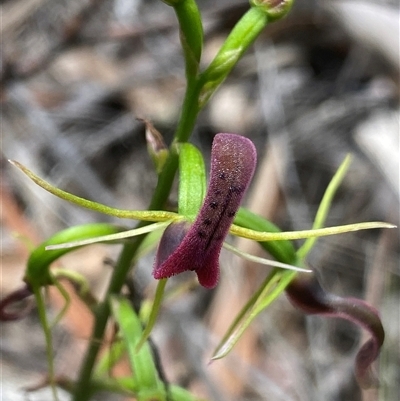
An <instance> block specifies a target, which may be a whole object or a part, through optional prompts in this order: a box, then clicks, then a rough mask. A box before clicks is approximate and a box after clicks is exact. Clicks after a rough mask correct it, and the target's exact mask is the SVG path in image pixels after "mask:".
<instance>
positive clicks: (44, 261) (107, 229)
mask: <svg viewBox="0 0 400 401" xmlns="http://www.w3.org/2000/svg"><path fill="white" fill-rule="evenodd" d="M123 230H124V228H123V227H120V226H116V225H113V224H107V223H94V224H84V225H80V226H75V227H69V228H67V229H65V230H62V231H59V232H58V233H56V234H54V235H53V236H52V237H50V238H49V239H48V240H47V241H44V242H42V243H41V244H40V245H39V246H38V247H37V248H36V249H35V250H34V251H33V252H32V253H31V254H30V256H29V259H28V263H27V268H26V271H25V277H24V281H25V282H26V283H27V284H29V285H32V286H37V287H41V286H45V285H51V284H53V280H54V279H53V277H52V276H51V274H50V270H49V266H50V264H51V263H53V262H54V261H55V260H57V259H58V258H60V257H61V256H63V255H65V254H66V253H68V252H71V251H73V250H75V249H77V248H79V247H80V246H76V247H74V248H68V249H57V250H51V251H46V247H47V246H49V245H56V244H62V243H65V242H70V241H73V240H84V239H87V238H92V237H97V236H99V235H109V234H115V233H118V232H121V231H123Z"/></svg>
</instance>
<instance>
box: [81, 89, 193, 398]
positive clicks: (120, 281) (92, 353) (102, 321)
mask: <svg viewBox="0 0 400 401" xmlns="http://www.w3.org/2000/svg"><path fill="white" fill-rule="evenodd" d="M194 92H195V90H194V88H193V87H192V86H190V87H188V89H187V91H186V96H185V100H184V105H183V109H182V115H181V119H180V123H179V125H178V128H177V132H176V134H175V139H174V142H173V144H172V145H171V149H170V150H171V151H170V153H169V156H168V159H167V161H166V162H165V166H164V168H163V170H162V172H161V173H160V176H159V179H158V183H157V186H156V188H155V190H154V193H153V197H152V200H151V202H150V206H149V210H158V209H161V208H162V207H163V206H164V204H165V202H166V200H167V198H168V196H169V193H170V190H171V187H172V183H173V180H174V177H175V173H176V171H177V168H178V161H179V159H178V153H177V151H176V147H175V146H174V143H175V142H178V141H179V142H183V141H185V140H187V139H188V138H189V137H190V133H191V132H192V129H193V126H194V124H195V121H196V117H197V114H198V108H197V107H196V108H193V109H191V108H190V105H193V103H194V102H195V99H196V97H195V96H193V93H194ZM147 224H149V222H145V221H143V222H140V223H139V224H138V226H137V227H138V228H139V227H144V226H145V225H147ZM143 239H144V236H140V237H137V238H136V239H135V240H134V241H133V242H131V243H129V244H126V245H125V246H124V248H123V250H122V253H121V255H120V257H119V260H118V261H117V264H116V267H115V269H114V272H113V275H112V277H111V281H110V284H109V287H108V290H107V294H106V296H105V298H104V300H103V302H102V303H100V304H99V306H98V307H97V309H96V310H95V316H94V317H95V324H94V327H93V332H92V336H91V343H90V346H89V349H88V351H87V353H86V356H85V359H84V361H83V364H82V368H81V372H80V375H79V379H78V382H77V385H76V390H75V393H74V396H73V401H88V400H89V399H90V397H91V395H92V391H93V390H92V387H91V385H90V381H91V377H92V372H93V368H94V365H95V363H96V359H97V355H98V353H99V350H100V345H101V343H102V340H103V337H104V332H105V328H106V325H107V321H108V318H109V315H110V305H109V297H110V295H115V294H119V292H120V291H121V288H122V286H123V285H124V282H125V279H126V276H127V274H128V272H129V269H130V267H131V261H132V259H133V257H134V256H135V254H136V251H137V250H138V248H139V246H140V244H141V243H142V241H143Z"/></svg>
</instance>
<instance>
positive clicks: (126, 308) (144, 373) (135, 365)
mask: <svg viewBox="0 0 400 401" xmlns="http://www.w3.org/2000/svg"><path fill="white" fill-rule="evenodd" d="M110 304H111V310H112V313H113V316H114V318H115V320H116V322H117V323H118V325H119V328H120V332H121V336H122V339H123V341H124V343H125V346H126V349H127V352H128V357H129V362H130V365H131V369H132V373H133V375H134V377H135V381H136V383H137V386H138V394H137V399H138V401H150V400H151V401H166V390H165V384H164V383H163V382H162V380H161V379H160V377H159V375H158V371H157V367H156V364H155V362H154V359H153V353H152V350H151V348H150V345H149V344H148V343H145V344H144V345H143V346H142V347H141V349H140V351H137V349H136V348H137V345H138V342H139V341H140V338H141V337H142V325H141V322H140V320H139V317H138V316H137V314H136V313H135V311H134V310H133V309H132V307H131V305H130V304H129V302H128V301H127V300H126V299H124V298H120V297H116V296H114V297H112V298H111V299H110Z"/></svg>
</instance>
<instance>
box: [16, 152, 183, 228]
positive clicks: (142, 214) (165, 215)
mask: <svg viewBox="0 0 400 401" xmlns="http://www.w3.org/2000/svg"><path fill="white" fill-rule="evenodd" d="M9 162H10V163H11V164H13V165H14V166H16V167H18V168H19V169H20V170H21V171H22V172H23V173H24V174H26V175H27V176H28V177H29V178H30V179H31V180H32V181H33V182H34V183H35V184H37V185H39V186H40V187H42V188H43V189H44V190H46V191H47V192H50V193H51V194H53V195H55V196H57V197H58V198H61V199H64V200H66V201H68V202H71V203H74V204H75V205H78V206H81V207H84V208H86V209H90V210H93V211H95V212H99V213H103V214H107V215H109V216H114V217H119V218H121V219H133V220H142V221H167V220H173V219H174V218H176V216H177V215H176V213H172V212H165V211H163V210H160V211H158V210H122V209H116V208H113V207H110V206H107V205H103V204H101V203H98V202H94V201H90V200H88V199H85V198H81V197H79V196H76V195H73V194H70V193H69V192H66V191H63V190H62V189H59V188H57V187H55V186H53V185H51V184H50V183H48V182H47V181H45V180H43V179H42V178H40V177H39V176H37V175H36V174H34V173H33V172H32V171H31V170H29V169H28V168H27V167H25V166H24V165H22V164H21V163H19V162H17V161H14V160H9Z"/></svg>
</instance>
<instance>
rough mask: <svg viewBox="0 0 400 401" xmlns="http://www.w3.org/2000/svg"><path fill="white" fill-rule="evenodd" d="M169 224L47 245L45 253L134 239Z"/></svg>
mask: <svg viewBox="0 0 400 401" xmlns="http://www.w3.org/2000/svg"><path fill="white" fill-rule="evenodd" d="M170 223H171V222H170V221H168V222H159V223H154V224H150V225H148V226H145V227H140V228H134V229H132V230H127V231H123V232H119V233H115V234H110V235H103V236H99V237H93V238H88V239H84V240H79V241H70V242H64V243H62V244H57V245H47V246H46V247H45V249H46V251H51V250H55V249H69V248H76V247H78V246H83V245H91V244H96V243H99V242H109V241H119V240H122V239H126V238H132V237H136V236H138V235H142V234H147V233H150V232H152V231H156V230H161V229H164V228H166V227H167V226H168V225H169V224H170Z"/></svg>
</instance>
